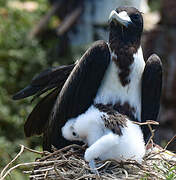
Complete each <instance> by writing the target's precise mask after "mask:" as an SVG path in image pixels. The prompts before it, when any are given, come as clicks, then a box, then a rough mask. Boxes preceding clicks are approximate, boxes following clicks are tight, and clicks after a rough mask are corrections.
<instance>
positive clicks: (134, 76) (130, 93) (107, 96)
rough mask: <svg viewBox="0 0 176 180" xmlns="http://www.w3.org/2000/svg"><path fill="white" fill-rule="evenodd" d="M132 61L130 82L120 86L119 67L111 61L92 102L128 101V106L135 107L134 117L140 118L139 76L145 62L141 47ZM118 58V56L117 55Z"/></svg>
mask: <svg viewBox="0 0 176 180" xmlns="http://www.w3.org/2000/svg"><path fill="white" fill-rule="evenodd" d="M133 57H134V62H133V64H132V65H131V67H130V70H131V72H130V76H129V79H130V83H129V84H128V85H126V86H122V84H121V82H120V79H119V76H118V72H119V71H120V69H119V68H118V67H117V66H116V64H115V63H114V62H113V61H112V58H111V62H110V65H109V67H108V69H107V70H106V73H105V76H104V78H103V81H102V83H101V86H100V88H99V90H98V93H97V96H96V97H95V99H94V103H103V104H109V103H112V104H116V103H121V104H124V103H125V102H128V103H129V105H130V106H132V107H134V108H135V109H136V114H135V118H138V120H140V114H141V78H142V73H143V71H144V67H145V62H144V58H143V53H142V48H141V47H140V48H139V49H138V51H137V53H136V54H134V55H133ZM117 58H118V57H117Z"/></svg>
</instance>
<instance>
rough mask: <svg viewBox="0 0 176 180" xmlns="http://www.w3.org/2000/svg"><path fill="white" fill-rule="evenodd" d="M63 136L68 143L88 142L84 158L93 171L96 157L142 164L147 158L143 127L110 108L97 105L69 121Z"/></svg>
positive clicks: (64, 128)
mask: <svg viewBox="0 0 176 180" xmlns="http://www.w3.org/2000/svg"><path fill="white" fill-rule="evenodd" d="M62 135H63V136H64V138H66V139H67V140H71V141H75V140H77V141H83V142H84V143H87V145H88V148H87V150H86V151H85V155H84V158H85V160H86V161H88V162H89V164H90V167H91V168H92V169H94V168H95V166H94V159H96V158H100V159H101V160H107V159H115V160H117V161H125V160H128V159H130V160H136V161H137V162H138V163H141V162H142V158H143V156H144V155H145V143H144V139H143V134H142V130H141V128H140V126H139V125H137V124H134V123H133V122H132V121H130V120H129V118H127V116H124V115H121V114H119V113H118V112H117V111H116V110H114V109H113V107H112V106H108V105H103V104H96V105H94V106H91V107H90V108H89V109H88V111H86V113H84V114H82V115H80V116H78V117H77V118H74V119H70V120H69V121H67V123H66V124H65V126H64V127H63V128H62Z"/></svg>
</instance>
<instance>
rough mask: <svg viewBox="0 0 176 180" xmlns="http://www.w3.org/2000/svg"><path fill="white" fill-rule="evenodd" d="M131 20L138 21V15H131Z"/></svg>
mask: <svg viewBox="0 0 176 180" xmlns="http://www.w3.org/2000/svg"><path fill="white" fill-rule="evenodd" d="M131 18H132V19H134V20H137V19H139V14H133V15H132V16H131Z"/></svg>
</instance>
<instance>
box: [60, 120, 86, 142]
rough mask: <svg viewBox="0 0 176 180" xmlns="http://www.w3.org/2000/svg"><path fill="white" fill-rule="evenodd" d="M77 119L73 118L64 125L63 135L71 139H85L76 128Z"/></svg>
mask: <svg viewBox="0 0 176 180" xmlns="http://www.w3.org/2000/svg"><path fill="white" fill-rule="evenodd" d="M74 124H75V120H73V119H71V120H69V121H67V122H66V124H65V125H64V126H63V127H62V136H63V137H64V138H65V139H67V140H70V141H83V140H82V138H80V137H79V135H78V133H77V132H76V130H75V128H74Z"/></svg>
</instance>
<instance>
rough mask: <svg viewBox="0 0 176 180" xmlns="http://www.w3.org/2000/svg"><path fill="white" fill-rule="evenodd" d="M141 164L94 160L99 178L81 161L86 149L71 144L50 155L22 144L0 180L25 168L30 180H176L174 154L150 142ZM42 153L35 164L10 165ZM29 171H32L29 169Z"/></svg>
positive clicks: (175, 159) (175, 156)
mask: <svg viewBox="0 0 176 180" xmlns="http://www.w3.org/2000/svg"><path fill="white" fill-rule="evenodd" d="M147 149H148V150H147V153H146V156H145V157H144V161H143V163H142V164H139V163H137V162H135V161H130V160H129V161H125V162H117V161H115V160H106V161H98V160H96V166H97V170H98V172H99V175H96V174H95V173H94V172H92V170H91V169H90V167H89V165H88V163H87V162H85V160H84V158H83V157H84V152H85V146H78V145H70V146H67V147H65V148H63V149H59V150H54V152H53V153H49V152H38V151H34V150H32V149H29V148H26V147H24V146H23V145H21V150H20V152H19V153H18V154H17V156H16V157H15V158H14V159H13V160H12V161H11V162H10V163H9V164H8V165H7V166H6V167H5V168H4V169H3V171H2V172H1V174H0V179H1V180H3V179H5V178H6V177H7V176H8V175H9V174H10V173H11V172H12V171H13V170H14V169H16V168H19V167H21V166H22V167H27V169H29V170H27V171H23V173H25V174H27V175H28V176H29V177H30V179H31V180H41V179H58V180H71V179H74V180H83V179H87V180H93V179H101V180H107V179H108V180H109V179H116V180H118V179H120V180H122V179H135V180H136V179H152V180H155V179H157V180H158V179H161V180H165V179H176V155H175V154H174V153H172V152H170V151H167V150H166V147H165V148H161V147H160V146H158V145H156V144H154V143H151V144H149V145H148V147H147ZM25 150H27V151H30V152H32V153H37V154H41V155H42V156H41V158H38V159H36V161H34V162H30V163H21V164H17V165H16V166H12V167H11V168H10V166H11V165H12V164H13V162H14V161H15V160H16V159H17V158H19V156H20V155H21V154H22V153H23V152H24V151H25ZM30 169H32V170H30Z"/></svg>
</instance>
